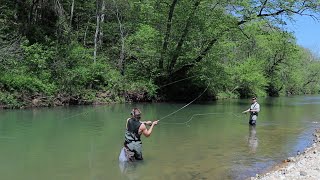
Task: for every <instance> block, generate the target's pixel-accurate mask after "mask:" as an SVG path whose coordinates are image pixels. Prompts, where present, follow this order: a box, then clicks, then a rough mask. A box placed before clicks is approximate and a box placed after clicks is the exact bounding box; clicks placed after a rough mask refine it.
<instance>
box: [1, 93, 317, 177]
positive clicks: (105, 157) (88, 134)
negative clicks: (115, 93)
mask: <svg viewBox="0 0 320 180" xmlns="http://www.w3.org/2000/svg"><path fill="white" fill-rule="evenodd" d="M259 103H260V105H261V113H260V114H259V117H258V121H257V126H256V128H254V129H252V128H250V127H249V126H248V115H245V114H241V112H242V111H243V110H245V109H247V108H248V107H249V105H250V100H224V101H217V102H212V103H203V104H191V105H190V106H188V107H186V108H184V109H183V110H181V111H179V112H178V113H176V114H174V115H172V116H169V117H167V118H164V119H163V120H161V121H160V122H159V124H158V125H157V126H156V127H155V128H154V131H153V134H152V135H151V137H150V138H145V137H143V138H142V141H143V156H144V159H145V160H144V161H143V162H139V163H133V164H129V165H126V166H122V164H119V162H118V156H119V152H120V149H121V147H122V144H123V135H124V127H125V122H126V119H127V118H128V117H129V113H130V110H131V108H132V107H139V108H140V109H141V110H142V112H143V119H148V120H150V119H160V118H161V117H165V116H166V115H168V114H170V113H172V112H174V111H175V110H177V109H179V108H181V107H183V106H184V105H185V104H172V103H170V104H169V103H155V104H127V105H109V106H96V107H92V106H81V107H58V108H39V109H28V110H1V111H0V147H1V148H0V154H2V155H1V156H0V174H1V179H10V180H35V179H46V180H57V179H59V180H109V179H110V180H113V179H115V180H118V179H120V180H122V179H123V180H126V179H130V180H131V179H142V180H144V179H146V180H147V179H152V180H158V179H159V180H160V179H173V180H175V179H236V180H238V179H246V178H248V177H250V176H255V174H257V173H261V172H264V171H265V170H266V169H268V168H270V167H271V166H273V165H275V164H277V163H279V162H281V161H282V160H283V159H286V158H287V157H288V156H293V155H295V154H296V153H297V151H303V149H304V148H305V147H307V146H309V145H310V144H311V143H312V138H313V137H312V133H313V132H314V129H315V128H318V127H319V125H320V120H319V119H320V112H319V109H320V96H299V97H285V98H267V99H259ZM184 122H188V123H184Z"/></svg>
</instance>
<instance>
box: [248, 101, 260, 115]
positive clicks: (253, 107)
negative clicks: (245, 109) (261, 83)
mask: <svg viewBox="0 0 320 180" xmlns="http://www.w3.org/2000/svg"><path fill="white" fill-rule="evenodd" d="M257 104H258V103H257V102H255V103H254V104H253V106H252V105H251V106H250V110H254V109H255V107H256V105H257ZM250 114H251V115H252V116H253V115H256V116H258V114H259V113H258V112H251V111H250Z"/></svg>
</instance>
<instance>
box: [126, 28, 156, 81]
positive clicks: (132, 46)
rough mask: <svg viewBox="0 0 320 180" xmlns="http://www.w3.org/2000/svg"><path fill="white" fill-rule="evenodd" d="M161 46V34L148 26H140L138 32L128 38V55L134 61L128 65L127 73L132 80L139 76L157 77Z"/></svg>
mask: <svg viewBox="0 0 320 180" xmlns="http://www.w3.org/2000/svg"><path fill="white" fill-rule="evenodd" d="M160 45H161V36H160V34H159V32H158V31H157V30H156V29H154V28H152V27H151V26H148V25H140V26H139V28H138V29H137V32H136V33H134V34H133V35H131V36H130V37H128V38H127V40H126V47H127V54H128V56H129V57H131V58H132V59H131V61H130V62H129V64H128V65H127V70H126V73H127V74H128V75H127V76H128V77H129V78H130V79H134V78H135V77H137V76H139V77H144V78H147V79H148V78H154V77H155V76H156V73H157V71H158V69H157V68H156V67H157V65H158V64H157V63H158V61H157V60H158V59H159V57H160V52H159V47H160Z"/></svg>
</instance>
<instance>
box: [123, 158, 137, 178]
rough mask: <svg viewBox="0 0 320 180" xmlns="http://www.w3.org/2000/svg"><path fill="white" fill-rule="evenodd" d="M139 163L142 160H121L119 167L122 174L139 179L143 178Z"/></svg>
mask: <svg viewBox="0 0 320 180" xmlns="http://www.w3.org/2000/svg"><path fill="white" fill-rule="evenodd" d="M139 164H140V162H128V161H119V168H120V171H121V173H122V175H124V176H125V177H126V178H127V179H129V180H137V179H141V177H140V175H139V173H138V170H137V167H138V166H139Z"/></svg>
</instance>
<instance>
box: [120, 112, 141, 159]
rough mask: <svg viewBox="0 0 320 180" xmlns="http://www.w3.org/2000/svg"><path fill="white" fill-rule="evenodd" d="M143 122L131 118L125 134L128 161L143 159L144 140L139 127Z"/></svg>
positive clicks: (125, 149)
mask: <svg viewBox="0 0 320 180" xmlns="http://www.w3.org/2000/svg"><path fill="white" fill-rule="evenodd" d="M140 126H141V122H140V121H138V120H135V119H133V118H130V119H129V120H128V124H127V129H126V132H125V134H124V137H125V141H124V151H125V155H126V157H127V160H128V161H134V160H142V159H143V157H142V142H141V139H140V136H141V135H140V134H139V128H140Z"/></svg>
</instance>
